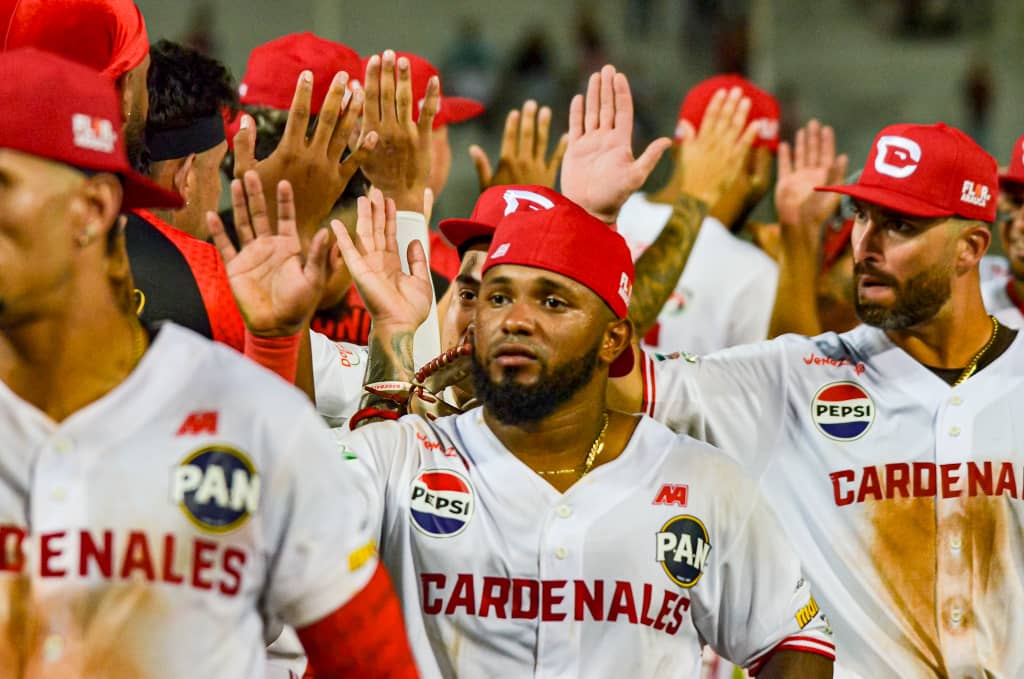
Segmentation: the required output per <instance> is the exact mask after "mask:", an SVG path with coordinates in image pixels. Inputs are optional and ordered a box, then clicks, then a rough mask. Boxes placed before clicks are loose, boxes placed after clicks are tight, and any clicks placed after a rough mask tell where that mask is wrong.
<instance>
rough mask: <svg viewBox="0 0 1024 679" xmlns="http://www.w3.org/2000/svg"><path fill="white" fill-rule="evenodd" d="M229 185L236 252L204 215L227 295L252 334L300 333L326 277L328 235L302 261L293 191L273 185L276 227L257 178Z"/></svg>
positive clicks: (251, 174)
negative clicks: (220, 259)
mask: <svg viewBox="0 0 1024 679" xmlns="http://www.w3.org/2000/svg"><path fill="white" fill-rule="evenodd" d="M244 183H245V187H244V189H243V182H242V181H240V180H238V179H235V180H234V181H232V182H231V209H232V212H233V213H234V216H235V230H236V232H237V234H238V242H239V245H240V250H236V249H235V246H234V245H232V244H231V240H230V239H229V238H228V236H227V234H226V233H225V231H224V224H223V223H222V222H221V220H220V217H218V216H217V214H216V213H214V212H208V213H207V214H206V223H207V225H208V226H209V227H210V234H211V235H212V236H213V242H214V244H215V245H216V246H217V249H218V250H220V253H221V256H222V257H223V258H224V263H225V268H226V269H227V273H228V280H229V282H230V283H231V291H232V292H233V293H234V295H235V300H236V301H237V302H238V309H239V311H241V312H242V318H244V319H245V324H246V327H248V328H249V331H250V332H251V333H252V334H254V335H259V336H263V337H280V336H285V335H294V334H295V333H297V332H299V331H300V330H302V329H303V328H304V327H305V326H306V324H307V323H308V322H309V319H310V317H311V316H312V315H313V312H314V311H315V310H316V305H317V303H318V302H319V301H320V295H321V293H322V292H323V287H324V282H325V280H326V277H327V255H328V249H329V245H328V243H329V241H330V233H329V232H328V231H327V230H326V229H321V230H320V231H318V232H317V233H316V235H315V236H313V238H312V241H311V243H310V246H309V250H308V252H307V253H306V254H305V256H303V249H302V245H301V242H300V240H299V234H298V227H297V225H296V221H295V197H294V195H293V191H292V187H291V185H290V184H289V183H288V182H287V181H284V180H282V181H281V182H279V183H278V185H277V218H276V222H277V223H276V228H274V227H273V226H272V220H271V218H270V216H269V214H268V211H267V201H266V200H265V198H264V196H263V185H262V182H261V181H260V177H259V174H258V173H257V172H255V171H252V170H250V171H248V172H246V173H245V176H244Z"/></svg>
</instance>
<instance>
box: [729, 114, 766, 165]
mask: <svg viewBox="0 0 1024 679" xmlns="http://www.w3.org/2000/svg"><path fill="white" fill-rule="evenodd" d="M760 129H761V126H760V123H758V122H757V121H756V120H754V121H751V122H750V124H749V125H747V127H746V129H745V130H743V135H742V136H741V137H740V138H739V139H738V140H737V141H736V144H735V149H736V151H735V155H736V156H737V157H739V158H746V157H747V152H748V151H749V150H750V147H751V146H753V145H754V140H755V139H757V133H758V131H759V130H760Z"/></svg>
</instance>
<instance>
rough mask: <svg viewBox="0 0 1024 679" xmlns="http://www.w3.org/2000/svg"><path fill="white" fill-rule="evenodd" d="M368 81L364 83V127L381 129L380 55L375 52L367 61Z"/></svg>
mask: <svg viewBox="0 0 1024 679" xmlns="http://www.w3.org/2000/svg"><path fill="white" fill-rule="evenodd" d="M365 78H366V81H365V82H364V83H363V89H364V94H365V96H366V99H365V102H366V103H365V104H363V127H364V129H367V130H377V129H380V116H381V112H380V55H379V54H374V55H373V56H372V57H370V58H369V60H368V61H367V62H366V76H365Z"/></svg>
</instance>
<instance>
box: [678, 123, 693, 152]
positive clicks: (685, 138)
mask: <svg viewBox="0 0 1024 679" xmlns="http://www.w3.org/2000/svg"><path fill="white" fill-rule="evenodd" d="M676 134H677V135H679V143H680V144H682V145H684V146H685V145H686V144H688V143H689V142H691V141H693V138H694V137H696V136H697V130H696V129H695V128H694V127H693V123H691V122H690V121H689V120H685V119H684V120H680V121H679V124H678V125H677V126H676Z"/></svg>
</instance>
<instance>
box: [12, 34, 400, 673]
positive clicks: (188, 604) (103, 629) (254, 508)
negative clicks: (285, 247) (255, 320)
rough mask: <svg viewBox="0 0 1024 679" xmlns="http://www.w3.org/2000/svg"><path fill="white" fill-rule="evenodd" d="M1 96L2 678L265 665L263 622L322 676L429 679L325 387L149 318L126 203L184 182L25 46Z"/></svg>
mask: <svg viewBox="0 0 1024 679" xmlns="http://www.w3.org/2000/svg"><path fill="white" fill-rule="evenodd" d="M25 83H31V84H32V86H31V87H28V86H26V85H25ZM0 107H2V109H3V115H2V116H0V119H2V121H3V122H2V124H0V178H2V187H3V188H2V190H0V222H2V228H0V232H2V233H3V238H2V241H3V247H2V248H0V257H2V262H0V270H2V271H3V276H2V282H0V376H2V379H3V384H2V385H0V402H2V405H0V440H3V441H4V443H5V446H6V447H7V449H8V450H9V451H11V452H12V454H10V455H7V456H6V457H5V459H4V462H3V465H4V474H3V476H2V482H0V540H2V544H3V550H2V551H0V586H2V587H3V591H4V593H5V594H4V606H3V607H2V609H0V630H2V631H0V674H2V675H3V676H5V677H8V676H17V677H83V678H91V677H96V678H97V679H98V678H99V677H142V676H144V677H153V678H161V677H166V678H168V679H170V678H171V677H174V678H177V677H183V676H202V677H238V678H239V679H243V678H244V679H249V678H250V677H262V676H263V670H264V667H265V663H266V658H265V652H264V645H263V627H264V623H263V620H264V619H267V620H281V621H284V622H287V623H289V624H291V625H293V626H294V627H295V628H296V629H297V630H298V636H299V638H300V639H301V640H302V643H303V645H304V647H305V649H306V652H307V653H308V655H309V658H310V663H311V665H312V667H313V669H314V670H315V671H316V673H317V676H318V677H365V676H378V677H385V676H394V677H413V676H416V671H415V667H414V665H413V664H412V658H411V655H410V651H409V648H408V645H407V643H406V641H405V640H404V637H403V635H402V634H401V633H400V632H396V629H398V628H399V626H400V625H401V617H400V610H399V607H398V602H397V600H396V599H395V597H394V594H393V590H392V588H391V585H390V583H389V580H388V577H387V575H386V573H385V572H384V570H383V569H382V568H381V567H380V566H379V564H378V559H377V556H376V550H375V548H374V540H373V535H372V532H371V526H370V522H369V521H368V518H369V517H368V516H367V514H366V501H367V499H366V498H365V497H364V493H363V491H362V486H363V484H362V483H360V482H358V481H357V480H356V478H355V477H354V476H353V473H354V468H353V467H352V466H347V465H345V464H344V463H343V461H342V460H341V459H339V457H338V456H337V455H336V452H335V449H334V447H333V445H332V444H331V442H330V439H329V435H328V434H327V432H326V431H325V430H324V428H323V425H322V424H321V423H320V422H318V419H317V417H316V415H315V414H314V412H313V410H312V409H311V408H310V406H309V405H308V403H306V402H305V400H304V399H303V398H302V397H301V395H299V394H298V393H296V392H295V391H294V390H293V389H290V388H288V387H285V386H283V385H282V384H281V383H280V382H279V381H278V380H277V379H276V378H274V377H272V376H271V375H270V374H269V373H267V372H266V371H263V370H260V369H258V368H256V367H254V366H252V365H251V364H250V363H249V362H247V361H245V360H244V359H243V358H241V357H240V356H238V355H237V354H235V353H234V352H232V351H231V350H228V349H226V348H224V347H221V346H218V345H215V344H213V343H211V342H209V341H207V340H205V339H203V338H201V337H199V336H198V335H196V334H194V333H192V332H190V331H187V330H185V329H183V328H180V327H178V326H175V325H173V324H170V323H167V324H164V325H162V326H160V327H151V328H145V327H144V326H143V325H142V324H141V323H140V322H139V320H138V317H137V316H136V314H135V309H134V305H132V304H131V301H130V296H131V295H130V293H131V289H132V285H131V274H130V271H129V269H128V268H127V258H126V255H125V251H124V241H123V234H122V232H121V231H120V228H119V225H118V214H119V212H120V211H121V209H122V208H133V207H142V206H145V207H156V208H160V207H168V208H175V207H180V205H181V200H180V198H179V197H178V196H177V195H175V194H172V193H168V192H166V191H164V190H162V189H160V188H159V187H157V186H156V185H155V184H153V183H151V182H149V181H148V180H146V179H144V178H143V177H142V176H141V175H138V174H136V173H134V172H133V171H132V170H131V169H130V167H129V163H128V160H127V156H126V155H125V146H124V141H123V138H122V136H121V129H120V127H121V126H120V117H119V116H120V106H119V96H118V93H117V92H116V90H115V88H114V87H113V85H112V84H111V83H110V82H109V81H108V80H105V79H104V78H103V77H102V76H101V75H100V74H98V73H96V72H94V71H93V70H91V69H89V68H88V67H85V66H82V65H79V64H77V63H74V62H72V61H68V60H66V59H63V58H61V57H58V56H56V55H53V54H49V53H46V52H42V51H38V50H34V49H23V50H16V51H10V52H6V53H4V54H0ZM257 194H259V192H255V193H251V194H250V197H251V199H252V200H253V201H256V200H262V196H261V194H259V195H258V196H257ZM122 196H123V200H122ZM278 198H279V215H280V219H279V224H278V226H279V227H280V228H279V230H280V231H286V230H287V229H288V224H290V229H291V231H292V232H293V233H294V229H295V226H294V223H293V222H294V210H293V207H292V199H291V191H290V188H289V187H288V185H287V184H286V183H285V184H283V185H282V187H280V194H279V196H278ZM250 208H251V209H252V211H253V213H254V215H255V214H261V213H262V212H263V211H264V208H265V206H264V205H262V204H258V203H256V202H252V203H250ZM255 230H256V232H257V233H261V232H264V231H270V227H269V225H267V224H265V223H257V224H256V225H255ZM14 451H17V452H16V453H14ZM308 470H313V471H314V472H315V473H312V474H309V473H305V472H306V471H308ZM325 508H326V509H327V511H329V512H330V514H331V516H332V519H331V520H330V521H326V522H325V521H323V520H322V516H321V514H320V512H321V511H324V510H325ZM357 632H358V643H355V641H354V640H355V638H356V633H357Z"/></svg>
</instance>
